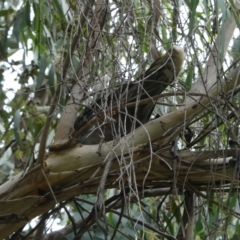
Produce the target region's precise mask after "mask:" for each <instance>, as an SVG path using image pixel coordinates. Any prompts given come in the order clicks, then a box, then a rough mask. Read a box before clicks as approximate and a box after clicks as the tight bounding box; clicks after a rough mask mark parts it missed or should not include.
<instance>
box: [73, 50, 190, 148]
mask: <svg viewBox="0 0 240 240" xmlns="http://www.w3.org/2000/svg"><path fill="white" fill-rule="evenodd" d="M184 58H185V53H184V49H183V48H182V47H179V46H173V47H172V48H170V49H169V50H168V51H167V52H166V53H165V54H164V55H162V56H160V57H159V58H158V59H156V61H154V62H153V63H152V64H151V66H150V67H149V69H148V70H147V71H146V72H144V73H143V74H142V75H141V76H140V77H139V78H137V79H136V80H135V81H129V82H126V83H124V84H121V86H120V87H119V88H118V89H116V90H112V91H108V94H107V93H106V94H101V95H100V96H99V97H98V98H97V99H96V101H95V102H94V103H93V104H91V105H90V106H88V107H85V108H84V109H83V111H82V112H81V113H80V114H79V116H78V117H77V119H76V121H75V124H74V133H73V136H74V137H75V138H78V141H79V143H81V144H86V145H92V144H99V143H100V142H101V141H105V142H108V141H111V140H113V138H114V137H115V136H118V135H119V134H120V135H121V137H122V136H124V135H125V134H128V133H130V132H133V131H134V129H136V128H138V127H139V126H141V125H142V124H145V123H147V122H148V121H150V118H151V115H152V113H153V110H154V107H155V103H154V101H147V102H146V103H144V104H139V101H140V100H143V99H149V98H150V99H151V98H152V97H154V96H155V95H158V94H161V93H162V92H163V91H164V90H165V89H166V88H167V86H169V85H170V84H171V83H172V82H173V81H174V79H176V77H177V75H178V74H179V72H180V70H181V68H182V65H183V62H184ZM103 96H104V97H103ZM131 103H132V104H131ZM94 117H95V121H93V125H91V126H89V124H88V122H89V121H91V120H92V119H94ZM86 126H87V128H86ZM83 127H84V131H83V132H81V128H83ZM79 130H80V135H79V136H78V133H79Z"/></svg>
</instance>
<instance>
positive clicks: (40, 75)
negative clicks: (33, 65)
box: [35, 56, 47, 91]
mask: <svg viewBox="0 0 240 240" xmlns="http://www.w3.org/2000/svg"><path fill="white" fill-rule="evenodd" d="M46 67H47V60H46V58H45V57H44V56H43V57H41V61H40V66H39V73H38V76H37V83H36V89H35V91H37V90H38V89H39V88H40V87H41V86H42V83H43V80H44V77H45V70H46Z"/></svg>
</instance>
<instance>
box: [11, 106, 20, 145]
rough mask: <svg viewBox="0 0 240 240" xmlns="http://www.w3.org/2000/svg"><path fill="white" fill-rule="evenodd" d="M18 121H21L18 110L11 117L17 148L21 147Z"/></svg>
mask: <svg viewBox="0 0 240 240" xmlns="http://www.w3.org/2000/svg"><path fill="white" fill-rule="evenodd" d="M20 121H21V115H20V110H19V109H18V110H17V111H16V112H15V114H14V117H13V125H14V136H15V138H16V141H17V143H18V145H19V146H22V141H21V137H20V134H19V125H20Z"/></svg>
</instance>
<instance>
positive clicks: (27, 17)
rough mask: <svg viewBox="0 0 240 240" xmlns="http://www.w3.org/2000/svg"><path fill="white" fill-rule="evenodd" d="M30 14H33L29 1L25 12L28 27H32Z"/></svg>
mask: <svg viewBox="0 0 240 240" xmlns="http://www.w3.org/2000/svg"><path fill="white" fill-rule="evenodd" d="M30 13H31V9H30V4H29V1H27V3H26V6H25V11H24V15H25V18H24V19H25V22H26V25H27V26H28V27H30V26H31V19H30Z"/></svg>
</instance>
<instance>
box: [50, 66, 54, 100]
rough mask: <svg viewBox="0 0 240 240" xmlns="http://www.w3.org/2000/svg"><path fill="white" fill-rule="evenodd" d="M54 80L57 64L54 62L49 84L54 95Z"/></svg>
mask: <svg viewBox="0 0 240 240" xmlns="http://www.w3.org/2000/svg"><path fill="white" fill-rule="evenodd" d="M54 80H55V65H54V64H52V65H51V67H50V70H49V73H48V84H49V88H50V91H51V94H52V96H53V95H54V93H55V88H54Z"/></svg>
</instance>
